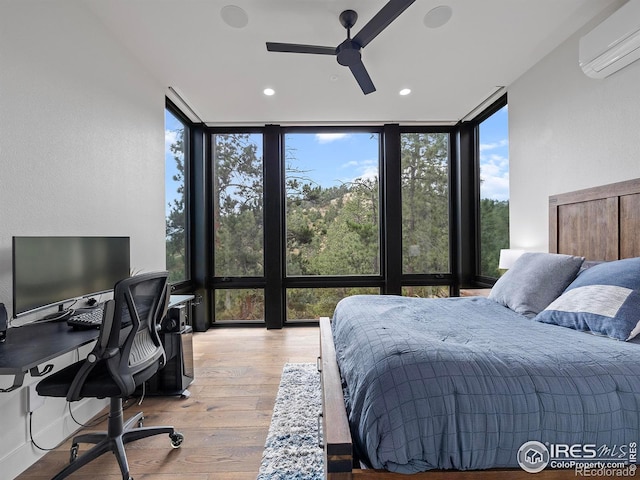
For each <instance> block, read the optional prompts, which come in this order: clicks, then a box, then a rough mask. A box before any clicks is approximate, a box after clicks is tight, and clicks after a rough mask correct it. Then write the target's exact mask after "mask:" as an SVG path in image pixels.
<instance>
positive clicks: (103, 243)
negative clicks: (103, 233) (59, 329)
mask: <svg viewBox="0 0 640 480" xmlns="http://www.w3.org/2000/svg"><path fill="white" fill-rule="evenodd" d="M129 248H130V247H129V237H13V316H14V317H15V318H18V317H19V316H23V315H26V314H28V313H34V312H35V311H37V310H40V309H42V308H46V307H52V306H56V305H57V306H58V307H59V310H60V311H63V310H64V304H65V302H72V301H73V300H76V299H80V298H82V297H88V296H91V295H95V294H99V293H104V292H107V291H109V290H112V289H113V287H114V285H115V284H116V282H118V281H119V280H121V279H123V278H126V277H129V276H130V273H129V272H130V250H129Z"/></svg>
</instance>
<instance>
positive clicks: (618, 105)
mask: <svg viewBox="0 0 640 480" xmlns="http://www.w3.org/2000/svg"><path fill="white" fill-rule="evenodd" d="M607 13H609V14H610V13H611V10H609V11H608V12H607ZM599 20H601V18H600V19H598V20H596V21H594V22H592V23H590V24H589V25H588V26H586V27H585V28H584V29H582V30H581V31H579V32H578V33H577V34H576V35H574V36H573V37H571V38H570V39H569V40H568V41H567V42H565V43H564V44H562V45H561V46H560V47H558V48H557V49H556V50H555V51H553V52H552V53H551V54H550V55H548V56H547V57H546V58H544V59H543V60H542V61H541V62H539V63H538V64H537V65H535V66H534V67H533V68H532V69H531V70H529V71H528V72H527V73H526V74H524V75H523V76H522V77H520V78H519V79H518V80H517V81H516V82H514V83H513V85H511V86H510V87H509V90H508V95H509V143H510V146H509V157H510V197H511V198H510V220H511V246H512V247H513V248H526V249H529V250H537V251H547V250H548V246H549V243H548V197H549V195H553V194H558V193H564V192H570V191H573V190H578V189H582V188H588V187H594V186H597V185H605V184H608V183H613V182H618V181H622V180H627V179H632V178H637V177H640V133H639V132H640V90H639V89H638V88H639V87H638V86H639V85H640V61H639V62H636V63H634V64H631V65H630V66H628V67H626V68H624V69H622V70H620V71H618V72H617V73H615V74H613V75H612V76H610V77H608V78H605V79H603V80H594V79H591V78H589V77H587V76H586V75H584V74H583V72H582V70H581V69H580V67H579V66H578V41H579V38H580V37H581V36H582V35H584V33H586V32H588V31H589V30H590V29H591V28H593V26H595V25H596V24H597V23H599Z"/></svg>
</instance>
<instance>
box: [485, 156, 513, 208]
mask: <svg viewBox="0 0 640 480" xmlns="http://www.w3.org/2000/svg"><path fill="white" fill-rule="evenodd" d="M480 172H481V174H480V177H481V178H480V180H481V183H480V196H481V197H482V198H491V199H494V200H509V159H508V158H505V157H503V156H501V155H495V154H493V155H481V156H480Z"/></svg>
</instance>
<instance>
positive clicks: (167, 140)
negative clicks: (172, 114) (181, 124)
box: [164, 130, 178, 152]
mask: <svg viewBox="0 0 640 480" xmlns="http://www.w3.org/2000/svg"><path fill="white" fill-rule="evenodd" d="M177 139H178V132H177V131H175V130H165V131H164V151H165V152H167V151H169V147H170V146H171V145H173V144H174V143H176V140H177Z"/></svg>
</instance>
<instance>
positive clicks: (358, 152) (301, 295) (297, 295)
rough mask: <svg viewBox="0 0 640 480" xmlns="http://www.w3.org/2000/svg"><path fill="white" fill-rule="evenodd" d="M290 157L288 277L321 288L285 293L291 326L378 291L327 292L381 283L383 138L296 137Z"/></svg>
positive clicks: (290, 141) (287, 145)
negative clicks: (365, 281)
mask: <svg viewBox="0 0 640 480" xmlns="http://www.w3.org/2000/svg"><path fill="white" fill-rule="evenodd" d="M284 152H285V177H284V185H285V195H286V201H285V208H286V215H285V229H286V230H285V238H286V270H285V273H286V277H287V278H293V277H297V278H298V279H300V278H301V277H304V279H305V281H306V282H307V283H315V284H316V286H310V287H306V288H304V287H298V288H295V287H294V288H287V289H286V292H285V293H286V320H287V321H292V320H306V319H317V318H318V317H319V316H330V315H331V314H332V312H333V309H334V307H335V305H336V303H337V302H338V301H339V300H340V299H341V298H343V297H345V296H347V295H353V294H356V293H379V291H380V289H379V287H356V286H350V287H347V286H341V287H328V286H326V285H323V281H324V279H326V278H329V277H345V276H351V277H354V276H375V277H380V252H381V248H380V238H381V236H380V134H379V133H377V132H358V131H339V132H329V131H323V132H312V133H309V132H299V133H296V132H295V131H294V132H291V133H286V134H285V135H284ZM320 277H324V279H322V278H320ZM335 281H337V282H339V281H340V280H335Z"/></svg>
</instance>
